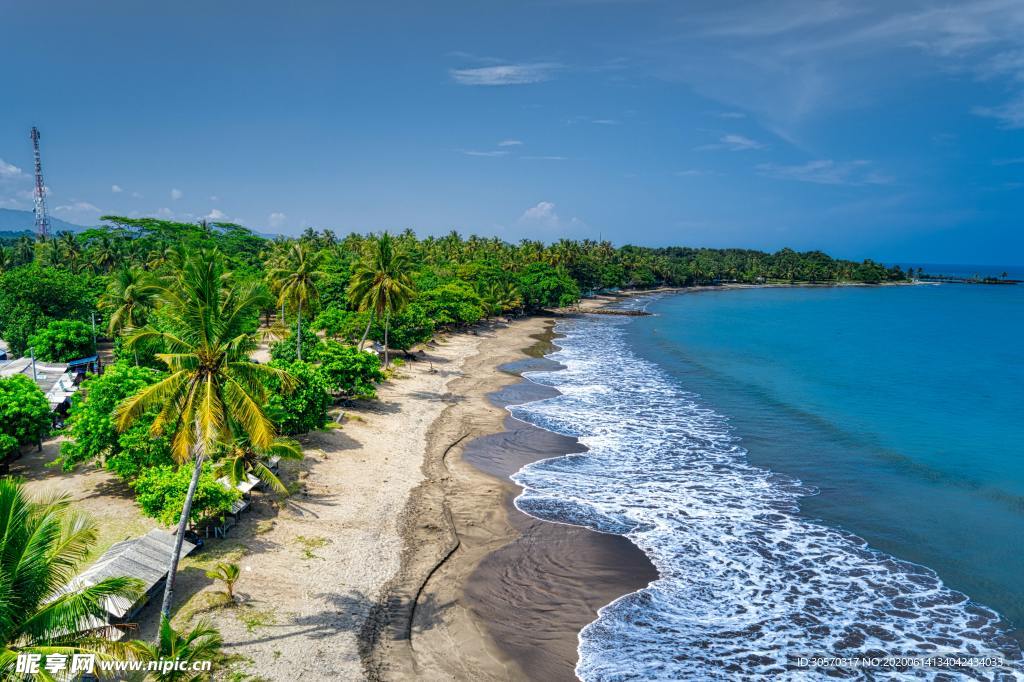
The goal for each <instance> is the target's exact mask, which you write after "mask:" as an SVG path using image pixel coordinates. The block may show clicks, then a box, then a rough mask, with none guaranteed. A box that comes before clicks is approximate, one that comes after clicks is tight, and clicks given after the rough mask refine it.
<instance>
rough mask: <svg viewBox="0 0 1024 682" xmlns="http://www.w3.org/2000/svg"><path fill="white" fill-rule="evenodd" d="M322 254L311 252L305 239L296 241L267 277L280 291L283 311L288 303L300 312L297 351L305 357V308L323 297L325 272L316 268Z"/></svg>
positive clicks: (298, 313)
mask: <svg viewBox="0 0 1024 682" xmlns="http://www.w3.org/2000/svg"><path fill="white" fill-rule="evenodd" d="M319 263H320V254H319V253H314V252H311V251H310V250H309V249H308V247H307V246H306V245H305V244H303V243H302V242H296V243H295V244H293V245H292V248H291V249H290V250H289V252H288V258H287V260H286V261H284V262H283V263H282V264H281V265H279V266H278V267H275V268H274V269H273V270H271V271H270V273H269V274H268V277H269V279H270V281H271V282H273V284H274V287H275V288H276V289H277V291H278V303H280V304H281V306H282V310H283V309H284V308H283V307H284V304H285V303H286V302H287V303H289V304H291V305H292V306H293V307H294V308H295V310H296V312H297V315H298V317H297V320H296V330H297V332H298V333H297V335H296V337H297V338H296V340H295V344H296V348H295V354H296V356H297V357H298V359H299V360H301V359H302V311H303V309H305V310H309V309H310V308H311V307H313V306H314V305H315V304H316V302H317V301H318V300H319V299H320V292H318V291H317V288H316V282H317V280H318V279H320V276H321V275H322V274H323V273H322V272H320V271H319V270H318V269H317V266H318V265H319Z"/></svg>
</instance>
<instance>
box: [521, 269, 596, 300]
mask: <svg viewBox="0 0 1024 682" xmlns="http://www.w3.org/2000/svg"><path fill="white" fill-rule="evenodd" d="M516 288H517V289H518V290H519V293H520V295H521V296H522V301H523V305H524V306H526V308H527V310H538V309H540V308H560V307H564V306H568V305H572V304H573V303H575V302H576V301H577V300H578V299H579V297H580V289H579V286H577V284H576V282H574V281H573V279H572V278H571V277H569V275H568V274H566V273H565V272H564V271H563V270H559V269H557V268H554V267H552V266H550V265H547V264H546V263H532V264H530V265H528V266H527V267H526V268H525V269H524V270H523V271H522V272H521V273H520V274H519V277H518V279H517V281H516Z"/></svg>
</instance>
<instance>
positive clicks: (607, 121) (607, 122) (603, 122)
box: [590, 118, 619, 126]
mask: <svg viewBox="0 0 1024 682" xmlns="http://www.w3.org/2000/svg"><path fill="white" fill-rule="evenodd" d="M590 122H591V123H595V124H597V125H600V126H617V125H619V122H618V121H616V120H615V119H614V118H594V119H591V120H590Z"/></svg>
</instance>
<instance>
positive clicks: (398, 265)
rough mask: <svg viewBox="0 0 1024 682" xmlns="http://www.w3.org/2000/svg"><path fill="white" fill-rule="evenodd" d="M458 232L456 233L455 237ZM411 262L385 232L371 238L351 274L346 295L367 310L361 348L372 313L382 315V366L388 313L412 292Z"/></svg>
mask: <svg viewBox="0 0 1024 682" xmlns="http://www.w3.org/2000/svg"><path fill="white" fill-rule="evenodd" d="M457 236H458V235H456V237H457ZM411 267H412V266H411V264H410V262H409V259H408V257H407V256H406V255H405V253H404V252H401V251H398V250H397V249H395V246H394V241H393V240H392V239H391V235H389V234H388V233H387V232H385V233H384V234H382V235H381V236H380V237H378V238H376V239H374V240H373V241H372V242H371V243H370V246H369V249H368V252H367V254H366V256H365V257H364V258H363V261H362V263H360V264H359V267H358V268H357V269H356V271H355V272H354V273H353V274H352V281H351V282H350V283H349V286H348V297H349V300H351V301H352V302H353V303H354V304H355V305H356V307H358V308H359V310H362V311H367V310H368V311H369V312H370V318H369V319H368V320H367V322H366V329H365V330H364V331H363V338H361V339H360V340H359V347H360V348H362V347H363V344H364V343H365V342H366V337H367V335H368V334H369V333H370V324H371V323H372V322H373V318H374V316H377V317H383V318H384V366H385V367H387V366H388V359H389V358H388V325H389V323H390V321H391V316H392V315H394V314H396V313H398V312H399V311H401V310H402V308H404V307H405V306H406V305H407V304H408V303H409V301H410V300H411V299H412V296H413V288H412V277H411V276H410V275H409V270H410V269H411Z"/></svg>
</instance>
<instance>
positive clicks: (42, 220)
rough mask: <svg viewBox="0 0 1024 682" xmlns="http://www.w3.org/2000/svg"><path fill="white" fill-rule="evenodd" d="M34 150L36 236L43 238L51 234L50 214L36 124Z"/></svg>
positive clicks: (33, 138) (34, 128) (33, 139)
mask: <svg viewBox="0 0 1024 682" xmlns="http://www.w3.org/2000/svg"><path fill="white" fill-rule="evenodd" d="M32 151H33V152H35V158H36V191H35V197H34V198H35V215H36V238H37V239H40V240H43V239H46V238H47V237H49V236H50V216H49V215H48V214H47V213H46V185H45V184H43V161H42V158H41V157H40V156H39V128H36V127H35V126H32Z"/></svg>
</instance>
